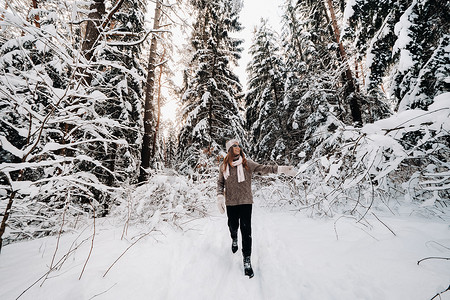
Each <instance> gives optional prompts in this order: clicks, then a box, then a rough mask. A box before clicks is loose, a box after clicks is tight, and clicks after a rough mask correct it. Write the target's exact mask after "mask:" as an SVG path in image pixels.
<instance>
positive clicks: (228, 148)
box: [225, 139, 239, 152]
mask: <svg viewBox="0 0 450 300" xmlns="http://www.w3.org/2000/svg"><path fill="white" fill-rule="evenodd" d="M235 143H238V144H239V141H238V140H236V139H232V140H229V141H228V142H227V143H226V144H225V148H227V152H228V150H230V148H231V146H233V145H234V144H235Z"/></svg>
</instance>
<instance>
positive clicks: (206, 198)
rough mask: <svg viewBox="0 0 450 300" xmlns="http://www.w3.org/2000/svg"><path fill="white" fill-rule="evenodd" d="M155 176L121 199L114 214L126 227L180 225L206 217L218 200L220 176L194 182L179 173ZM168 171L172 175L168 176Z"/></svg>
mask: <svg viewBox="0 0 450 300" xmlns="http://www.w3.org/2000/svg"><path fill="white" fill-rule="evenodd" d="M165 172H166V173H163V172H162V171H160V172H159V173H155V174H153V175H152V176H151V177H150V179H149V181H148V183H146V184H144V185H141V186H139V187H137V188H136V189H135V190H128V191H127V192H126V193H127V194H128V195H127V196H126V197H122V198H121V199H118V204H119V205H118V207H116V208H115V209H114V211H113V214H114V215H117V216H119V217H120V219H122V220H123V222H124V224H125V223H128V222H131V223H140V224H148V223H153V222H155V220H154V218H153V217H154V216H158V219H159V220H160V221H167V222H171V223H174V224H176V225H180V224H178V223H177V220H178V219H181V218H185V217H189V218H196V217H203V216H205V215H206V206H207V205H208V204H209V203H210V202H211V201H214V200H215V198H216V185H215V182H216V176H217V174H216V176H212V175H211V176H210V177H209V178H206V177H205V178H203V180H196V181H193V180H191V179H189V178H188V177H187V176H183V175H179V174H177V173H175V171H168V170H166V171H165ZM167 172H168V173H167Z"/></svg>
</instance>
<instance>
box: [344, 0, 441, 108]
mask: <svg viewBox="0 0 450 300" xmlns="http://www.w3.org/2000/svg"><path fill="white" fill-rule="evenodd" d="M449 5H450V4H449V3H448V1H440V0H438V1H421V0H410V1H400V2H399V1H391V0H385V1H381V2H376V1H368V0H356V1H352V2H348V4H347V7H346V18H347V20H348V27H346V30H345V32H344V38H345V39H348V40H349V41H352V42H353V47H354V51H355V55H356V56H357V59H358V60H362V61H364V60H365V64H363V65H362V66H363V69H362V71H363V72H365V74H364V75H365V76H364V82H363V83H364V87H365V89H366V90H367V92H368V93H369V94H372V95H376V96H377V97H378V98H380V97H386V94H387V93H388V95H392V98H393V99H389V100H391V101H392V102H393V106H394V107H395V108H398V109H400V110H404V109H410V108H416V107H420V108H425V109H426V108H427V107H428V105H430V104H431V103H432V99H434V97H435V96H437V95H439V94H441V93H442V92H444V91H445V90H446V88H445V84H444V81H445V80H444V78H445V77H446V75H445V74H449V67H448V65H449V59H448V57H449V51H448V39H449V38H448V22H447V20H448V18H449V13H448V11H449V8H450V6H449ZM446 49H447V50H446Z"/></svg>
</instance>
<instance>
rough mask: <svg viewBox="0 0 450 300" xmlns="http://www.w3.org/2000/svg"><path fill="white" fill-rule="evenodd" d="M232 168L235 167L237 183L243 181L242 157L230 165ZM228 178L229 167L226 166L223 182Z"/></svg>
mask: <svg viewBox="0 0 450 300" xmlns="http://www.w3.org/2000/svg"><path fill="white" fill-rule="evenodd" d="M231 164H232V165H233V167H236V166H237V177H238V182H243V181H245V175H244V167H243V166H242V156H239V159H238V160H235V161H233V162H232V163H231ZM228 176H230V166H227V167H226V169H225V171H223V177H224V178H225V180H226V179H227V178H228Z"/></svg>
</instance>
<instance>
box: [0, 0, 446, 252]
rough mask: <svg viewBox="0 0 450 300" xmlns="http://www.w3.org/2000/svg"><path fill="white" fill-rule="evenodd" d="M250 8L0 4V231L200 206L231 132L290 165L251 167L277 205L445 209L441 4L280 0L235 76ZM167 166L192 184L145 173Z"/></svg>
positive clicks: (209, 195)
mask: <svg viewBox="0 0 450 300" xmlns="http://www.w3.org/2000/svg"><path fill="white" fill-rule="evenodd" d="M243 4H244V5H245V3H243V2H242V1H239V0H233V1H228V0H217V1H207V0H191V1H166V0H164V1H159V0H156V1H154V2H149V3H146V2H144V1H140V0H129V1H123V0H117V1H109V0H94V1H56V0H45V1H37V0H33V1H22V0H14V1H3V2H2V4H1V8H0V30H1V35H0V122H1V126H0V145H1V146H0V197H1V200H0V210H1V219H2V221H1V227H0V244H1V245H3V246H5V245H8V244H10V243H13V242H17V241H20V240H22V239H32V238H39V237H43V236H47V235H51V234H58V233H62V232H65V231H68V230H72V229H73V228H76V227H77V226H78V225H79V224H80V223H83V222H90V221H92V220H95V219H97V218H102V217H105V216H108V215H111V214H114V213H119V214H122V217H123V218H124V219H125V220H127V222H129V221H130V220H131V221H132V220H135V221H136V220H142V219H146V218H151V217H153V216H154V215H155V214H161V213H162V214H163V215H164V216H165V217H164V218H161V220H164V221H173V220H174V219H176V218H175V217H174V216H179V215H182V216H187V217H198V216H202V215H204V214H205V206H206V204H207V203H208V202H210V201H214V199H215V178H216V177H217V172H218V165H219V163H220V161H221V159H222V158H223V156H224V155H225V153H224V145H225V141H226V140H228V139H230V138H237V139H239V140H240V141H241V144H242V145H243V148H244V150H245V153H246V154H247V155H248V156H249V157H250V158H252V159H254V160H255V161H257V162H259V163H265V164H280V165H281V164H290V165H295V166H296V167H297V168H298V170H299V173H298V175H297V176H296V177H295V178H291V179H288V178H284V177H281V178H272V177H269V178H266V179H263V178H256V180H257V182H261V183H263V184H264V185H265V186H269V187H270V188H271V193H278V194H280V195H283V196H282V197H281V199H282V201H280V202H279V204H278V205H281V206H284V205H287V206H290V207H294V209H295V210H299V211H307V212H308V213H309V214H310V215H311V216H335V215H340V214H342V215H345V216H347V217H349V218H352V219H354V220H355V221H361V220H362V219H364V217H365V216H366V215H367V214H368V213H369V212H371V213H372V211H373V209H374V208H377V209H384V210H389V211H392V213H395V209H396V208H398V207H401V206H402V205H415V206H417V213H419V214H421V215H424V216H426V217H440V216H442V215H446V214H448V205H449V201H450V200H449V199H450V196H449V191H450V165H449V157H450V156H449V153H450V152H449V146H450V133H449V130H450V122H449V114H450V93H449V86H450V79H449V73H450V72H449V70H450V55H449V52H450V45H449V41H450V35H449V22H448V20H449V19H450V18H449V15H448V14H449V11H450V3H449V2H448V1H443V0H435V1H426V0H405V1H394V0H384V1H371V0H349V1H344V0H333V1H332V0H326V1H325V0H324V1H312V0H308V1H293V0H284V1H281V2H280V11H281V12H282V15H281V19H282V23H281V24H280V28H281V32H275V31H274V30H273V29H272V28H271V27H270V25H269V23H268V22H267V20H265V19H262V20H261V23H260V25H258V26H257V27H256V28H255V30H254V34H253V40H252V42H251V47H250V49H249V54H250V57H251V59H250V62H249V63H248V65H247V66H246V70H247V75H248V80H247V86H246V87H243V86H242V84H241V82H240V80H239V77H238V76H237V75H236V69H235V65H237V64H238V62H239V59H240V57H241V56H242V51H243V49H242V40H241V39H239V38H236V33H237V32H239V31H240V30H242V27H241V23H240V21H239V17H240V11H241V10H242V5H243ZM149 16H152V18H151V19H150V18H149ZM172 33H173V34H172ZM175 33H176V34H183V35H184V36H188V38H187V41H188V42H187V43H186V44H183V45H178V44H177V43H178V42H179V40H178V39H176V35H175ZM179 49H181V50H179ZM176 76H178V77H179V78H182V80H181V83H180V84H177V83H176V82H177V81H176V80H175V78H176ZM174 99H176V101H177V102H178V104H179V106H180V109H179V113H178V117H177V118H176V119H175V121H174V122H167V123H165V124H162V122H161V107H162V106H163V104H164V103H165V102H167V101H173V100H174ZM161 172H164V173H166V174H170V175H171V176H174V178H176V181H177V182H183V184H184V185H186V186H189V187H190V188H191V192H192V191H194V192H195V193H197V194H196V195H197V197H192V194H191V193H190V194H189V197H188V196H187V194H186V190H185V189H179V188H177V187H176V185H167V184H158V183H157V182H153V181H154V180H155V178H158V177H157V176H155V175H156V174H159V173H161ZM280 180H281V181H282V186H283V187H282V188H280ZM145 184H154V186H155V190H154V191H153V193H151V194H146V198H145V199H138V200H136V199H135V198H136V194H135V193H136V191H138V190H139V188H140V187H141V186H143V185H145ZM136 203H137V204H136Z"/></svg>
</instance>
